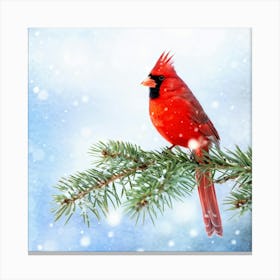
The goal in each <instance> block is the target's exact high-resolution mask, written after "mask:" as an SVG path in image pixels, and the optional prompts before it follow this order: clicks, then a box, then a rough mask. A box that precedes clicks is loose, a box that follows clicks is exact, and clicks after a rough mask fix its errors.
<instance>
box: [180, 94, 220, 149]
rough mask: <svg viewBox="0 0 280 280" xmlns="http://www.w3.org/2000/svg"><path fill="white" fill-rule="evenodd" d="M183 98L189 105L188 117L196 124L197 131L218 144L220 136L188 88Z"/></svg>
mask: <svg viewBox="0 0 280 280" xmlns="http://www.w3.org/2000/svg"><path fill="white" fill-rule="evenodd" d="M184 98H185V99H186V100H187V101H188V103H189V105H190V106H189V107H190V110H189V114H190V118H191V120H192V121H193V122H194V123H196V124H197V125H198V129H199V131H200V132H201V133H202V134H203V135H204V136H205V137H207V138H208V139H209V140H210V141H211V142H214V143H215V144H217V145H219V140H220V136H219V134H218V131H217V130H216V128H215V127H214V125H213V123H212V122H211V120H210V119H209V117H208V116H207V115H206V113H205V112H204V110H203V108H202V106H201V105H200V103H199V101H198V100H197V99H196V97H195V96H194V95H193V93H192V92H191V91H190V90H188V91H187V92H186V94H185V95H184Z"/></svg>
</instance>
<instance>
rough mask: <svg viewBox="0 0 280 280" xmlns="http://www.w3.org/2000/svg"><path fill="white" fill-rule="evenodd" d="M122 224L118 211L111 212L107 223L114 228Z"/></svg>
mask: <svg viewBox="0 0 280 280" xmlns="http://www.w3.org/2000/svg"><path fill="white" fill-rule="evenodd" d="M120 222H121V214H120V213H119V212H118V211H111V212H110V213H109V215H108V216H107V223H108V224H109V225H110V226H112V227H114V226H117V225H118V224H119V223H120Z"/></svg>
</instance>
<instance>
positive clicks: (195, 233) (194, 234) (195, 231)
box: [189, 229, 198, 237]
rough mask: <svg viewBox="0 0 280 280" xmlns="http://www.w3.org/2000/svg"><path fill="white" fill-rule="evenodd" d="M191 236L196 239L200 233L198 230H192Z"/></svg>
mask: <svg viewBox="0 0 280 280" xmlns="http://www.w3.org/2000/svg"><path fill="white" fill-rule="evenodd" d="M189 234H190V236H191V237H196V236H197V235H198V232H197V230H196V229H191V230H190V232H189Z"/></svg>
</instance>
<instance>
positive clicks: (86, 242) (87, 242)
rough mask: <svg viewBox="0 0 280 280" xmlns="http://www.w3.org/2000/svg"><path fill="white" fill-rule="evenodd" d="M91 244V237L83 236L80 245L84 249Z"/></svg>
mask: <svg viewBox="0 0 280 280" xmlns="http://www.w3.org/2000/svg"><path fill="white" fill-rule="evenodd" d="M90 243H91V240H90V237H89V236H83V237H82V238H81V239H80V245H81V246H82V247H88V246H89V245H90Z"/></svg>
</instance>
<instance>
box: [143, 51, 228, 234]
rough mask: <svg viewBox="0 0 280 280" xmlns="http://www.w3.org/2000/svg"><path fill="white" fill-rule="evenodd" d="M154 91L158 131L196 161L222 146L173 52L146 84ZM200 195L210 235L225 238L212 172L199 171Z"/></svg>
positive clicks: (152, 114) (152, 98) (151, 109)
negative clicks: (178, 69)
mask: <svg viewBox="0 0 280 280" xmlns="http://www.w3.org/2000/svg"><path fill="white" fill-rule="evenodd" d="M142 84H143V85H145V86H148V87H149V88H150V102H149V112H150V117H151V120H152V123H153V124H154V126H155V127H156V129H157V130H158V132H159V133H160V134H161V135H162V136H163V137H164V138H165V139H166V140H167V141H168V142H170V143H171V144H172V145H174V146H175V145H179V146H182V147H186V148H190V149H191V150H192V151H193V153H194V155H195V158H196V160H197V161H198V162H199V161H201V160H202V154H203V151H208V149H209V147H210V145H211V144H212V143H215V144H217V145H218V144H219V140H220V137H219V134H218V132H217V130H216V129H215V127H214V125H213V124H212V122H211V121H210V119H209V118H208V116H207V115H206V113H205V112H204V110H203V108H202V106H201V105H200V103H199V101H198V100H197V99H196V97H195V96H194V95H193V93H192V92H191V90H190V89H189V88H188V86H187V85H186V84H185V82H184V81H183V80H182V79H181V78H180V77H179V76H178V75H177V73H176V71H175V69H174V67H173V62H172V56H169V53H162V55H161V56H160V57H159V59H158V61H157V62H156V64H155V66H154V68H153V69H152V70H151V72H150V74H149V76H148V78H147V79H146V80H144V81H143V82H142ZM196 180H197V182H198V193H199V198H200V202H201V208H202V214H203V220H204V223H205V229H206V232H207V234H208V236H211V235H212V234H213V233H216V234H217V235H219V236H222V235H223V229H222V221H221V217H220V212H219V207H218V203H217V198H216V193H215V187H214V184H213V181H212V179H211V174H210V173H209V172H206V173H205V172H204V173H202V172H200V171H198V170H197V171H196Z"/></svg>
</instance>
